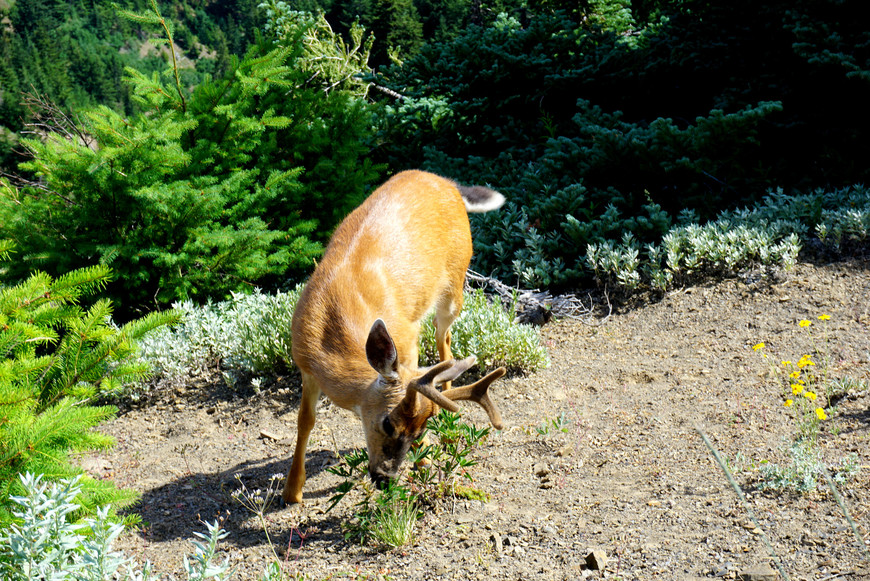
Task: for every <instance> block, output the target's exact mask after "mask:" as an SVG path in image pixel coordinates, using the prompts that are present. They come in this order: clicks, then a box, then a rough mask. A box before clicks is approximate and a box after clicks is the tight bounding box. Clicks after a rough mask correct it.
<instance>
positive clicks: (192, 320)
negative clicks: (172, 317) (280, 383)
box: [140, 285, 302, 382]
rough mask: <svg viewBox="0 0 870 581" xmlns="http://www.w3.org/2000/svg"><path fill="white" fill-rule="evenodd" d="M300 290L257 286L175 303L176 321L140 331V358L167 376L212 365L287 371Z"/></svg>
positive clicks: (183, 375)
mask: <svg viewBox="0 0 870 581" xmlns="http://www.w3.org/2000/svg"><path fill="white" fill-rule="evenodd" d="M301 290H302V286H301V285H300V286H298V287H296V288H295V289H294V290H292V291H290V292H280V291H279V292H277V293H275V294H264V293H262V292H261V291H259V290H257V291H255V292H253V293H250V294H233V296H232V298H231V299H230V300H228V301H221V302H218V303H208V304H206V305H204V306H196V305H194V304H192V303H191V302H189V301H187V302H183V303H177V304H176V305H175V308H176V310H177V311H178V312H180V313H181V320H180V322H179V323H178V324H177V325H175V326H174V327H172V328H169V327H162V328H160V329H157V330H155V331H154V332H153V333H150V334H148V335H146V336H145V337H143V338H142V339H141V340H140V352H141V354H140V358H141V361H142V362H143V363H147V364H148V365H150V366H151V367H152V368H153V369H154V371H155V373H156V374H157V376H158V377H159V378H161V379H163V380H166V381H170V382H177V381H184V380H185V379H186V378H188V377H190V376H191V375H197V374H200V373H202V372H204V371H206V370H208V369H214V368H217V367H218V366H222V367H223V368H225V369H227V370H229V371H230V372H246V373H253V374H257V375H260V374H275V373H279V372H282V371H287V370H289V369H291V368H292V367H293V359H292V354H291V351H290V348H291V344H290V323H291V320H292V318H293V309H294V308H295V307H296V301H297V300H299V293H300V292H301Z"/></svg>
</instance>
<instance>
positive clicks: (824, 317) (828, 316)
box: [819, 315, 831, 321]
mask: <svg viewBox="0 0 870 581" xmlns="http://www.w3.org/2000/svg"><path fill="white" fill-rule="evenodd" d="M830 319H831V315H819V320H820V321H828V320H830Z"/></svg>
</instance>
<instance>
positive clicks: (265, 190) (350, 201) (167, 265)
mask: <svg viewBox="0 0 870 581" xmlns="http://www.w3.org/2000/svg"><path fill="white" fill-rule="evenodd" d="M127 15H128V16H130V17H131V18H135V19H136V20H137V21H139V22H142V23H143V24H147V25H149V26H155V27H157V28H158V29H160V30H161V31H162V34H163V38H162V39H155V42H159V41H162V42H164V43H170V42H171V40H172V33H171V29H172V26H171V23H169V22H167V21H166V20H165V19H163V17H162V16H161V15H160V13H159V11H158V9H157V7H156V4H153V5H152V11H151V12H150V13H146V14H141V15H133V14H127ZM291 40H294V42H289V43H287V44H286V45H281V46H278V47H277V48H276V47H275V46H274V45H273V44H272V42H271V40H267V39H262V41H261V42H259V43H257V44H255V45H253V46H252V47H251V48H250V50H249V51H248V53H247V54H246V56H245V57H244V58H243V59H241V60H239V59H235V58H232V59H230V62H229V63H228V66H227V70H226V72H225V73H224V74H222V75H221V76H219V77H217V78H211V77H206V79H205V80H204V81H203V82H202V83H200V84H199V85H197V86H196V87H194V88H193V89H192V90H189V89H188V87H187V86H185V85H184V83H182V81H181V79H180V77H179V70H178V65H177V63H175V62H174V61H172V62H171V63H170V64H169V66H168V68H167V69H166V70H165V71H164V73H163V74H162V75H158V74H155V75H153V76H150V77H149V76H146V75H144V74H142V73H139V72H137V71H134V70H132V69H128V70H127V76H126V78H125V81H126V82H127V83H129V84H130V85H131V88H132V93H133V98H134V100H135V101H136V102H137V103H138V105H139V106H140V107H141V110H142V113H140V114H136V115H132V116H125V115H122V114H120V113H118V112H116V111H113V110H111V109H109V108H107V107H98V108H96V109H93V110H88V111H83V112H81V113H80V116H79V117H78V118H74V117H69V116H65V115H63V114H60V113H58V112H55V114H54V115H52V116H49V117H48V119H49V120H48V121H46V126H47V127H48V128H49V129H51V130H52V131H50V132H49V133H48V134H47V135H45V136H44V137H41V138H32V139H25V140H23V141H22V145H23V146H24V147H25V148H26V149H27V150H28V152H29V153H30V154H31V156H32V159H31V160H30V161H28V162H26V163H24V164H22V165H21V168H22V170H24V171H26V172H30V173H32V174H34V175H35V176H37V178H38V180H39V186H38V187H35V186H26V187H24V188H22V189H21V190H20V191H19V189H17V188H13V187H11V186H10V185H9V184H5V183H4V184H3V185H2V186H0V237H6V238H11V239H13V240H14V241H15V242H16V243H17V245H18V247H19V248H20V249H21V252H22V256H21V260H20V261H18V263H16V264H15V265H10V271H9V273H8V276H9V277H12V278H13V279H14V278H23V277H24V276H25V275H26V274H25V273H26V272H28V271H29V270H30V269H32V268H35V267H38V268H41V269H43V270H45V271H46V272H48V273H49V274H52V275H57V274H59V273H62V272H68V271H70V270H72V269H75V268H80V267H83V266H85V265H89V264H94V263H98V262H99V263H102V264H110V265H111V266H112V268H113V270H114V271H115V272H116V273H117V275H118V276H117V278H116V280H115V281H114V282H113V283H112V284H111V285H109V286H108V288H107V293H108V296H110V297H111V298H113V301H114V303H115V305H116V307H117V308H118V318H119V319H121V320H126V318H128V317H129V316H131V315H132V314H133V313H136V312H140V311H141V310H146V311H147V310H151V309H153V308H154V307H165V306H168V305H169V304H171V303H173V302H175V301H179V300H187V299H190V300H195V301H198V302H200V303H202V302H204V301H205V300H206V299H207V298H215V299H224V298H227V297H228V296H229V294H230V292H232V291H239V290H247V289H249V288H250V284H251V283H253V282H257V281H262V283H267V284H273V283H275V282H276V281H277V280H278V278H279V277H281V278H284V277H286V276H287V274H288V273H289V274H290V275H296V276H300V275H302V274H303V273H304V272H305V271H306V270H307V269H308V268H309V267H310V266H311V265H312V264H313V261H314V258H315V257H317V256H318V255H319V254H320V253H321V251H322V243H323V242H324V241H325V240H326V238H327V237H328V235H329V233H330V231H331V230H332V228H333V227H334V226H335V225H336V224H337V223H338V221H339V220H340V219H341V218H343V217H344V215H345V214H346V213H347V212H349V211H350V209H352V208H353V207H355V206H356V205H357V204H358V203H359V202H360V201H362V199H363V198H364V197H365V193H366V188H367V186H368V185H369V184H370V183H371V182H373V181H374V180H375V179H376V177H377V173H378V172H377V171H376V170H375V168H374V167H373V166H372V164H371V163H370V162H369V161H368V160H367V158H366V154H367V152H368V151H369V150H370V145H369V144H368V142H367V140H368V139H369V136H370V133H371V131H370V128H371V112H370V108H369V107H368V106H367V105H366V104H365V102H364V101H362V100H360V99H358V98H355V97H354V96H353V95H352V94H349V93H348V92H346V91H342V90H333V91H331V92H329V93H326V92H324V91H323V90H322V88H321V87H320V86H319V85H309V84H307V81H308V75H307V72H306V71H305V70H304V68H303V66H302V64H300V63H299V59H300V58H301V56H302V55H303V53H304V46H303V45H302V42H303V39H302V38H299V37H293V39H291ZM288 93H292V98H288V97H287V95H288ZM73 119H78V120H77V121H73ZM71 135H74V136H76V137H75V138H69V136H71ZM262 283H261V284H262Z"/></svg>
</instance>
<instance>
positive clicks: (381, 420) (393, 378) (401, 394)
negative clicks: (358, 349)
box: [359, 319, 505, 486]
mask: <svg viewBox="0 0 870 581" xmlns="http://www.w3.org/2000/svg"><path fill="white" fill-rule="evenodd" d="M366 358H367V359H368V362H369V365H371V366H372V368H374V370H375V371H377V373H378V377H377V379H376V380H375V381H374V382H373V383H372V384H371V387H370V388H369V390H368V391H367V393H366V397H365V398H364V400H363V402H362V405H361V406H360V409H359V414H360V418H361V419H362V422H363V428H364V430H365V435H366V444H367V447H368V452H369V476H370V477H371V479H372V481H373V482H375V483H376V484H378V485H379V486H382V485H384V484H386V483H387V481H389V479H391V478H395V477H396V476H397V475H398V473H399V468H400V467H401V465H402V461H403V460H404V459H405V456H406V455H407V454H408V450H409V448H410V447H411V444H412V443H413V442H414V441H415V440H416V439H417V438H419V437H420V435H421V434H422V433H423V431H424V430H425V428H426V421H427V420H428V419H429V418H431V417H432V416H434V415H435V414H437V413H438V410H439V409H440V408H444V409H447V410H450V411H452V412H457V411H459V406H458V405H457V404H456V402H457V401H466V400H469V401H473V402H476V403H478V404H479V405H480V406H481V407H483V409H484V410H486V413H487V415H489V421H490V423H491V424H492V426H493V427H494V428H495V429H497V430H500V429H502V420H501V414H500V413H499V411H498V408H497V407H496V405H495V403H493V401H492V400H491V399H490V397H489V394H488V393H487V390H488V388H489V386H490V384H491V383H492V382H493V381H495V380H496V379H498V378H499V377H501V376H502V375H504V374H505V369H504V368H503V367H500V368H498V369H496V370H495V371H493V372H491V373H489V374H488V375H487V376H486V377H484V378H483V379H481V380H479V381H477V382H475V383H473V384H471V385H466V386H462V387H457V388H452V389H448V390H445V391H438V389H437V386H438V385H440V384H444V383H447V382H452V381H453V380H455V379H456V378H457V377H459V376H460V375H461V374H462V373H463V372H465V371H466V370H468V369H469V368H471V367H472V366H473V365H474V364H475V362H476V361H477V358H476V357H474V356H471V357H467V358H465V359H461V360H456V359H451V360H449V361H442V362H441V363H438V364H437V365H434V366H432V367H428V368H422V369H408V368H405V367H403V366H402V365H400V364H399V358H398V353H397V352H396V346H395V344H394V343H393V339H392V338H391V337H390V334H389V332H388V331H387V327H386V325H385V324H384V322H383V321H382V320H381V319H378V320H377V321H375V323H374V325H372V328H371V331H370V332H369V336H368V340H367V341H366Z"/></svg>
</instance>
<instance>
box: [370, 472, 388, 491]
mask: <svg viewBox="0 0 870 581" xmlns="http://www.w3.org/2000/svg"><path fill="white" fill-rule="evenodd" d="M369 478H371V479H372V482H374V483H375V486H377V487H378V490H383V489H385V488H386V487H387V485H388V484H389V483H390V480H391V479H392V476H390V475H389V474H384V473H383V472H380V471H376V470H369Z"/></svg>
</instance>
